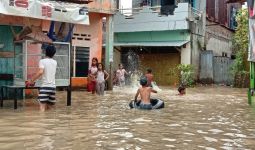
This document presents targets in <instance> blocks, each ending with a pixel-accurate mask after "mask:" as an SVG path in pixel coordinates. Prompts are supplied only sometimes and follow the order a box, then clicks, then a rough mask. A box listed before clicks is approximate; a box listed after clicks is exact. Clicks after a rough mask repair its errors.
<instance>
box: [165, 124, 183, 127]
mask: <svg viewBox="0 0 255 150" xmlns="http://www.w3.org/2000/svg"><path fill="white" fill-rule="evenodd" d="M167 126H169V127H181V126H182V125H180V124H168V125H167Z"/></svg>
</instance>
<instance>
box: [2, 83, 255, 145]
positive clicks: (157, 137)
mask: <svg viewBox="0 0 255 150" xmlns="http://www.w3.org/2000/svg"><path fill="white" fill-rule="evenodd" d="M162 89H163V90H162V91H161V92H160V93H159V94H157V95H153V97H159V98H162V99H164V100H165V103H166V105H165V106H166V108H164V109H162V110H152V111H141V110H130V109H129V108H128V103H129V101H130V100H131V99H132V98H133V97H134V93H133V92H134V90H131V89H123V90H120V89H118V90H115V91H114V92H107V93H106V96H104V97H98V96H92V95H91V94H90V93H87V92H85V91H75V92H73V101H72V102H73V103H72V107H66V106H65V103H66V102H65V96H66V93H65V92H58V95H57V97H58V99H59V101H58V103H57V106H56V109H55V110H52V111H49V112H46V113H39V112H38V107H37V104H36V101H35V100H26V101H25V102H24V105H25V107H22V108H20V109H18V110H13V109H12V103H11V102H10V103H8V102H5V103H4V104H5V107H4V109H0V114H1V119H0V143H1V146H0V149H4V150H16V149H18V150H22V149H26V150H32V149H33V150H34V149H35V150H51V149H60V150H65V149H68V150H70V149H74V150H80V149H82V150H83V149H84V150H93V149H96V150H97V149H99V150H100V149H106V150H108V149H109V150H111V149H113V150H115V149H116V150H122V149H123V150H124V149H131V150H133V149H134V150H140V149H144V150H165V149H181V150H183V149H194V150H197V149H205V150H214V149H223V150H225V149H226V150H232V149H233V150H236V149H237V150H243V149H255V108H252V107H250V106H248V105H247V100H246V99H247V98H246V90H245V89H231V88H225V87H197V88H192V89H188V90H187V95H186V96H181V97H180V96H176V95H175V94H176V91H175V89H173V88H170V87H164V88H162Z"/></svg>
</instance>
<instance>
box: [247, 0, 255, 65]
mask: <svg viewBox="0 0 255 150" xmlns="http://www.w3.org/2000/svg"><path fill="white" fill-rule="evenodd" d="M254 1H255V0H247V4H248V13H249V38H250V40H249V41H250V43H249V51H248V61H252V62H255V41H254V40H255V2H254Z"/></svg>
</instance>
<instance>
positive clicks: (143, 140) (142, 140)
mask: <svg viewBox="0 0 255 150" xmlns="http://www.w3.org/2000/svg"><path fill="white" fill-rule="evenodd" d="M134 139H135V140H139V141H140V142H144V143H148V142H150V141H149V140H146V139H142V138H134Z"/></svg>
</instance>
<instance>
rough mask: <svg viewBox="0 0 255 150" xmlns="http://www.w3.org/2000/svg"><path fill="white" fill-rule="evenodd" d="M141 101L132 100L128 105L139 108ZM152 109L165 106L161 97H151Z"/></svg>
mask: <svg viewBox="0 0 255 150" xmlns="http://www.w3.org/2000/svg"><path fill="white" fill-rule="evenodd" d="M140 103H141V101H138V102H135V101H134V100H132V101H131V102H130V103H129V107H130V108H131V109H132V108H139V105H140ZM151 104H152V109H161V108H164V107H165V104H164V101H163V100H161V99H151Z"/></svg>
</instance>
